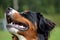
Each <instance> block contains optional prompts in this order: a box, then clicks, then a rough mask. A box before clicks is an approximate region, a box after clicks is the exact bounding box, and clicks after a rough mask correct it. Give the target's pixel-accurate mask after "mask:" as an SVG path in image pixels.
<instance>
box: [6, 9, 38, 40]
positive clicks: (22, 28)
mask: <svg viewBox="0 0 60 40" xmlns="http://www.w3.org/2000/svg"><path fill="white" fill-rule="evenodd" d="M6 16H7V17H6V18H7V29H8V31H9V32H10V33H12V34H14V35H16V36H17V37H18V38H19V36H20V35H23V36H24V37H25V38H26V39H32V38H33V39H34V38H35V37H36V36H37V27H36V25H34V24H33V23H32V22H31V21H30V20H28V19H27V18H25V17H23V16H22V15H20V14H19V12H17V11H16V10H14V9H12V8H8V9H7V11H6Z"/></svg>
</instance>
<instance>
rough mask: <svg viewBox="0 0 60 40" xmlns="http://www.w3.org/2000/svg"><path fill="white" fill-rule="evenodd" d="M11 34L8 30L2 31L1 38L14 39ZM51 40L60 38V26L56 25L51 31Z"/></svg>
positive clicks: (5, 39)
mask: <svg viewBox="0 0 60 40" xmlns="http://www.w3.org/2000/svg"><path fill="white" fill-rule="evenodd" d="M11 36H12V35H11V34H10V33H9V32H7V31H0V40H12V38H11ZM49 40H60V27H55V28H54V30H53V31H52V32H51V35H50V37H49Z"/></svg>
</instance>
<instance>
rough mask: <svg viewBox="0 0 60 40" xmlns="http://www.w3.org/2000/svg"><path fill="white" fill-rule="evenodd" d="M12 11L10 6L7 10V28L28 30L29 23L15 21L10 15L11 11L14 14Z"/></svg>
mask: <svg viewBox="0 0 60 40" xmlns="http://www.w3.org/2000/svg"><path fill="white" fill-rule="evenodd" d="M11 11H13V9H12V8H8V9H7V12H6V18H7V28H8V29H9V28H15V29H18V30H20V31H25V30H28V25H26V24H24V23H21V22H16V21H14V20H13V19H12V18H11V16H10V15H8V14H9V13H11V14H13V13H12V12H11Z"/></svg>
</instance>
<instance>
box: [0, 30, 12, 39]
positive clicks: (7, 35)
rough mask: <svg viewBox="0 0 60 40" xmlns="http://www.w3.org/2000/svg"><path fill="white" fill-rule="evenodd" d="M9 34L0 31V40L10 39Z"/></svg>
mask: <svg viewBox="0 0 60 40" xmlns="http://www.w3.org/2000/svg"><path fill="white" fill-rule="evenodd" d="M11 36H12V35H11V34H10V33H9V32H7V31H0V40H12V39H11Z"/></svg>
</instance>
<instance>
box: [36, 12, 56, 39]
mask: <svg viewBox="0 0 60 40" xmlns="http://www.w3.org/2000/svg"><path fill="white" fill-rule="evenodd" d="M37 18H38V21H37V27H38V30H37V32H38V33H39V34H42V35H43V36H44V37H45V40H48V35H49V34H50V31H51V30H52V29H53V28H54V27H55V23H54V22H52V21H51V20H49V19H47V18H45V17H44V16H43V15H42V14H41V13H37Z"/></svg>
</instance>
